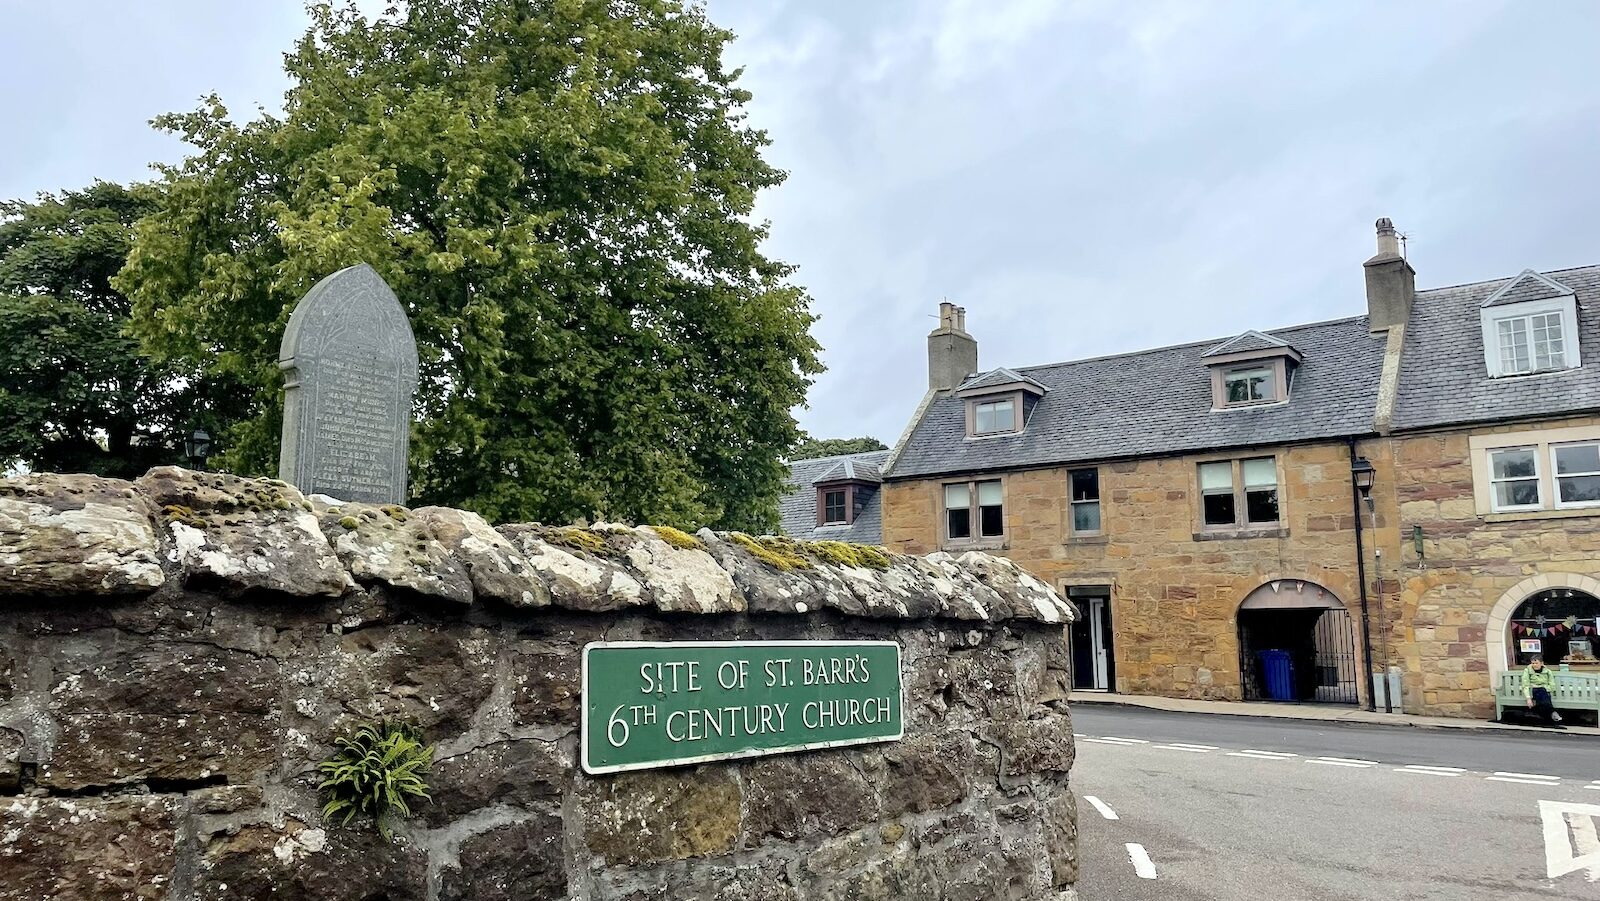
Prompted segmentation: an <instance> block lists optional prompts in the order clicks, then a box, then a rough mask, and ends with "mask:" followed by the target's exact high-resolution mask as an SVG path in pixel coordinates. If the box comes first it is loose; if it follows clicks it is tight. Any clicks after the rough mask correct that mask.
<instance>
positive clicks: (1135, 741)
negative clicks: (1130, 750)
mask: <svg viewBox="0 0 1600 901" xmlns="http://www.w3.org/2000/svg"><path fill="white" fill-rule="evenodd" d="M1101 737H1102V738H1104V739H1105V740H1106V741H1125V742H1127V743H1128V744H1130V745H1147V744H1149V743H1150V742H1149V741H1147V740H1145V739H1143V738H1118V737H1117V736H1115V735H1105V736H1101Z"/></svg>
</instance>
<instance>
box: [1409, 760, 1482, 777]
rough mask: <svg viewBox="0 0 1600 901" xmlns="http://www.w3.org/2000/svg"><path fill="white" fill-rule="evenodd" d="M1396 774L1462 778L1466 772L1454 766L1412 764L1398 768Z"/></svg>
mask: <svg viewBox="0 0 1600 901" xmlns="http://www.w3.org/2000/svg"><path fill="white" fill-rule="evenodd" d="M1395 772H1397V773H1410V774H1412V775H1414V776H1460V775H1461V774H1462V773H1465V772H1466V770H1464V769H1461V768H1460V767H1454V766H1422V765H1420V764H1415V763H1412V764H1407V765H1405V766H1403V767H1397V768H1396V769H1395Z"/></svg>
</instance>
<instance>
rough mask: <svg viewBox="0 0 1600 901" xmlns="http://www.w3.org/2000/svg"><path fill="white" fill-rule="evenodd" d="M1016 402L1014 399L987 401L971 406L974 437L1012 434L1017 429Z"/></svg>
mask: <svg viewBox="0 0 1600 901" xmlns="http://www.w3.org/2000/svg"><path fill="white" fill-rule="evenodd" d="M1016 407H1017V402H1016V399H1015V398H1010V397H1008V398H1006V399H1005V400H987V401H983V402H981V403H975V404H973V405H972V420H973V425H972V432H973V434H975V435H993V434H996V433H998V432H1014V431H1016V428H1017V424H1016V423H1017V410H1016Z"/></svg>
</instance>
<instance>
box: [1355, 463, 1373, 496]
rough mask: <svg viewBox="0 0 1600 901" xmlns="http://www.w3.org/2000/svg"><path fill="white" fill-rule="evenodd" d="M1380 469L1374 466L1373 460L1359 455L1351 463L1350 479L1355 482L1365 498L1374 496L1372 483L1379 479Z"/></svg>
mask: <svg viewBox="0 0 1600 901" xmlns="http://www.w3.org/2000/svg"><path fill="white" fill-rule="evenodd" d="M1377 477H1378V471H1377V470H1376V469H1374V468H1373V466H1372V461H1371V460H1368V459H1367V458H1366V457H1357V458H1355V460H1354V461H1352V462H1351V464H1350V479H1351V481H1353V482H1355V486H1356V490H1357V491H1360V492H1361V496H1362V497H1364V498H1370V497H1371V496H1372V483H1373V482H1374V481H1375V480H1376V479H1377Z"/></svg>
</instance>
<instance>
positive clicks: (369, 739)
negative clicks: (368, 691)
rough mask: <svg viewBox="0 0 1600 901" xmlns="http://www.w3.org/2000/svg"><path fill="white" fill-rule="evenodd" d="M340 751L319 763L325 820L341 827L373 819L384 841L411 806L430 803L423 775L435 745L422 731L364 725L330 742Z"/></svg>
mask: <svg viewBox="0 0 1600 901" xmlns="http://www.w3.org/2000/svg"><path fill="white" fill-rule="evenodd" d="M334 746H335V747H336V748H338V749H339V750H338V751H337V752H336V753H335V754H334V755H333V757H331V758H329V759H328V760H324V761H323V762H322V763H320V764H318V766H317V770H318V771H319V772H320V773H322V776H323V779H322V783H321V785H319V786H318V788H320V789H321V790H322V792H323V795H324V796H325V797H326V798H327V801H326V803H324V804H323V805H322V817H323V819H325V820H334V819H337V820H338V822H339V824H340V825H341V826H342V825H345V824H347V823H349V822H350V821H351V820H352V819H354V818H355V817H356V816H357V815H360V816H366V817H371V818H372V820H373V822H375V823H376V824H377V826H378V832H379V833H380V834H381V835H383V837H384V838H385V839H388V838H389V837H390V834H391V829H392V826H393V824H394V821H395V820H396V819H405V818H408V817H410V816H411V805H412V804H413V803H415V802H416V801H419V800H427V799H428V782H427V775H428V771H429V769H430V768H431V767H432V766H433V745H427V744H424V743H423V741H422V730H421V729H418V728H417V727H416V726H412V725H409V724H407V723H398V722H390V721H388V720H384V721H380V722H377V723H367V724H365V725H362V726H360V727H359V728H357V729H356V730H355V731H354V732H352V733H350V734H349V735H347V736H344V737H343V738H338V739H335V740H334Z"/></svg>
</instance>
